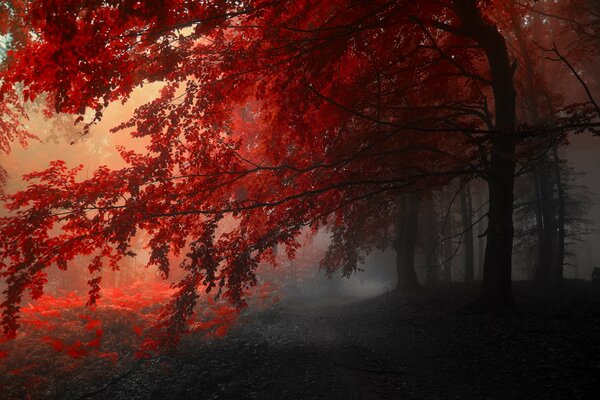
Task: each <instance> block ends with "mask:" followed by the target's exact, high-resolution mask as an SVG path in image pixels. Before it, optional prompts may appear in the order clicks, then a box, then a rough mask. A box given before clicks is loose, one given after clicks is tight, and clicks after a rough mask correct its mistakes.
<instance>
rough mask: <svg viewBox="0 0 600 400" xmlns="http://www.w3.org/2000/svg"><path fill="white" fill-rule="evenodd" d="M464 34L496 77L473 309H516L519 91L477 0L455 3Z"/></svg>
mask: <svg viewBox="0 0 600 400" xmlns="http://www.w3.org/2000/svg"><path fill="white" fill-rule="evenodd" d="M453 4H454V7H455V10H456V12H457V14H458V16H459V18H460V19H461V21H462V31H463V32H464V34H465V35H466V36H468V37H470V38H471V39H472V40H474V41H475V42H477V43H478V44H479V45H480V46H481V48H482V49H483V51H484V53H485V55H486V57H487V61H488V65H489V68H490V73H491V78H492V89H493V92H494V108H495V130H496V132H494V133H492V134H491V137H490V139H491V154H490V163H489V169H488V171H487V175H488V177H487V182H488V189H489V196H490V197H489V199H490V203H489V206H490V208H489V213H488V231H487V246H486V250H485V264H484V270H483V283H482V286H481V294H480V296H479V298H478V300H477V301H475V302H474V303H473V304H472V307H471V309H472V311H476V312H480V311H496V310H500V309H506V308H510V307H512V306H513V305H514V301H513V293H512V285H511V273H512V246H513V236H514V227H513V220H512V212H513V201H514V195H513V185H514V172H515V142H514V131H515V88H514V83H513V70H512V68H511V64H510V61H509V57H508V51H507V47H506V42H505V40H504V37H503V36H502V35H501V34H500V32H498V30H497V28H496V27H495V26H493V25H491V24H489V23H488V22H487V21H486V20H485V19H484V18H483V16H482V15H481V13H480V10H479V8H478V6H477V4H478V2H477V1H473V0H455V1H454V2H453Z"/></svg>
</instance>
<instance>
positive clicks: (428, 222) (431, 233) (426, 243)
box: [419, 192, 440, 286]
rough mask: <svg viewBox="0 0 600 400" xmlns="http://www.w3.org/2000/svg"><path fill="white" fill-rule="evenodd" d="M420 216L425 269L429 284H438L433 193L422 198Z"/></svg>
mask: <svg viewBox="0 0 600 400" xmlns="http://www.w3.org/2000/svg"><path fill="white" fill-rule="evenodd" d="M419 211H420V212H421V217H420V218H419V222H420V226H421V228H420V229H419V230H420V232H421V233H420V236H421V237H422V246H421V247H422V249H423V251H424V253H425V263H426V264H425V269H426V271H427V284H428V285H431V286H436V285H437V284H438V283H439V280H440V278H439V276H438V263H437V261H438V260H437V251H436V249H437V245H438V243H437V236H438V234H437V230H436V228H437V223H436V217H435V207H434V200H433V193H432V192H430V193H428V194H427V195H426V196H425V197H424V198H423V199H422V200H421V206H420V210H419Z"/></svg>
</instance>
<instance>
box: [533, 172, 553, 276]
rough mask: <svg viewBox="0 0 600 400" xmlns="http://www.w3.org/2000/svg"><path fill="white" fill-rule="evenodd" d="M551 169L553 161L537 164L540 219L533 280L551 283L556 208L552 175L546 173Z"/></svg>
mask: <svg viewBox="0 0 600 400" xmlns="http://www.w3.org/2000/svg"><path fill="white" fill-rule="evenodd" d="M548 169H550V171H548ZM552 169H554V165H553V163H543V164H540V165H539V166H538V168H537V170H538V171H536V175H537V180H538V185H539V195H540V197H539V199H538V200H539V202H538V206H539V208H540V211H539V212H540V214H541V219H542V226H541V230H542V232H541V237H540V240H541V241H540V243H539V244H538V255H537V258H538V259H537V260H536V264H538V268H537V270H536V273H535V280H536V281H537V282H539V283H552V281H553V280H554V278H553V275H554V272H553V271H554V270H556V264H557V257H556V253H557V252H556V245H557V240H556V239H557V237H556V223H557V221H556V208H555V206H554V189H553V183H552V177H551V176H550V175H549V173H548V172H550V173H552Z"/></svg>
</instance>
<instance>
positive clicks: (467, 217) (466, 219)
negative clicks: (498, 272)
mask: <svg viewBox="0 0 600 400" xmlns="http://www.w3.org/2000/svg"><path fill="white" fill-rule="evenodd" d="M471 201H472V200H471V187H470V185H469V182H465V184H464V185H463V188H462V190H461V191H460V215H461V221H462V231H463V232H464V233H463V235H464V243H465V247H464V255H465V258H464V261H465V264H464V271H465V272H464V273H465V283H469V284H471V283H473V282H474V281H475V271H474V268H473V264H474V261H473V227H472V219H471V215H472V214H473V206H472V204H471Z"/></svg>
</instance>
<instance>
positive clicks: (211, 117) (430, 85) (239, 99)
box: [0, 0, 489, 335]
mask: <svg viewBox="0 0 600 400" xmlns="http://www.w3.org/2000/svg"><path fill="white" fill-rule="evenodd" d="M431 15H436V16H437V17H438V18H440V20H443V21H445V22H446V23H448V24H453V25H456V24H457V20H456V16H455V15H454V13H453V9H452V7H451V6H450V5H444V4H441V3H439V2H429V1H427V2H410V1H399V2H384V1H374V2H363V3H358V4H355V5H353V6H352V7H348V4H347V2H346V1H339V0H336V1H329V0H328V1H324V0H323V1H321V0H319V1H312V2H291V1H282V2H263V1H250V2H241V3H240V2H230V1H214V2H196V1H185V0H177V1H175V0H173V1H168V2H151V1H133V0H132V1H123V2H105V1H99V0H97V1H91V2H90V1H86V2H83V1H82V0H69V1H32V2H31V4H30V6H29V7H28V8H27V12H26V13H25V14H24V15H23V16H22V18H23V19H24V20H26V21H28V22H29V25H30V26H31V29H32V30H33V31H34V32H35V35H31V37H30V38H29V40H27V41H26V42H24V43H23V46H22V48H20V49H16V48H15V49H13V51H12V53H11V57H12V58H11V61H10V65H9V67H8V69H7V70H6V71H4V73H3V75H2V77H1V78H2V80H3V87H5V88H8V89H11V88H13V87H14V86H15V85H16V84H17V83H18V82H21V83H22V84H23V85H24V90H26V91H27V96H28V98H34V97H35V96H36V95H38V94H41V93H49V96H47V97H46V98H47V101H48V107H51V108H54V109H56V110H59V111H63V112H71V113H76V114H80V115H81V117H82V118H83V116H84V113H85V110H86V108H91V109H93V110H95V118H100V117H101V114H102V109H103V108H104V107H105V106H107V105H108V104H109V103H110V102H112V101H115V100H126V99H127V97H128V96H129V94H130V93H131V91H132V90H133V88H134V87H136V86H138V85H141V84H143V83H145V82H153V81H161V82H162V83H163V85H164V88H163V89H162V91H161V94H160V96H159V97H158V98H156V99H154V100H152V101H150V102H149V103H147V104H146V105H144V106H142V107H140V108H138V109H137V110H136V112H135V114H134V116H133V118H132V119H131V120H130V121H128V122H125V123H123V124H122V125H120V126H118V127H117V128H116V129H115V131H118V130H125V129H128V130H129V129H131V130H132V131H133V132H132V135H134V136H136V137H145V138H147V139H148V143H149V144H148V146H147V152H146V153H145V154H136V153H134V152H132V151H127V150H125V149H120V154H121V156H122V158H123V159H124V160H125V161H126V162H127V163H128V166H127V167H126V168H123V169H121V170H110V169H108V168H106V167H102V168H100V169H98V170H97V171H96V172H95V173H94V175H93V176H92V177H91V178H89V179H86V180H79V179H78V178H77V172H78V169H77V168H75V169H69V168H67V166H66V165H65V164H64V163H62V162H60V161H57V162H54V163H53V164H51V165H50V167H49V168H48V169H47V170H45V171H41V172H37V173H32V174H29V175H27V176H26V177H25V179H26V180H27V181H28V182H29V186H28V188H27V189H26V190H24V191H21V192H18V193H15V194H12V195H10V196H7V197H6V199H5V200H6V205H7V208H8V209H9V210H11V211H12V214H11V215H10V216H9V217H7V218H4V219H3V220H2V221H0V235H1V236H2V237H7V238H11V240H7V241H5V242H3V243H0V258H2V259H3V260H4V261H3V262H2V263H0V274H2V277H3V278H4V279H5V280H6V282H7V285H8V286H7V289H6V292H5V294H6V298H5V300H4V302H3V303H2V312H3V326H4V328H5V331H6V332H7V333H9V334H11V335H14V334H15V332H16V329H17V328H18V326H19V323H18V319H17V315H18V312H19V305H20V303H21V302H22V300H23V298H24V296H25V293H26V292H29V294H30V295H31V296H32V297H33V298H38V297H39V296H40V295H41V294H42V289H43V286H44V284H45V282H46V276H45V270H46V269H47V268H52V267H54V266H56V267H58V268H60V269H68V268H70V267H71V265H72V264H73V261H74V259H75V257H76V256H78V255H85V256H89V257H91V261H90V263H89V265H88V269H89V271H90V274H91V278H90V280H89V285H90V292H89V304H94V303H96V302H98V300H99V299H100V298H101V297H100V296H101V291H100V288H101V283H102V271H103V269H104V268H106V267H109V268H111V269H118V268H119V264H120V262H121V261H122V260H123V258H124V257H128V256H131V255H133V254H134V250H133V249H132V247H131V244H130V242H131V239H132V238H133V237H134V236H135V235H136V234H137V233H138V232H141V231H143V232H144V233H145V234H147V235H148V236H149V238H150V239H149V242H148V247H149V251H150V261H149V266H156V267H158V269H159V270H160V271H161V272H162V274H163V275H164V276H165V277H166V276H168V275H169V272H170V270H171V268H172V265H171V263H170V257H169V255H170V254H174V255H176V256H180V257H181V259H182V262H181V264H180V267H181V268H182V269H183V270H184V271H185V272H186V273H187V275H186V276H185V277H184V278H183V279H182V280H181V281H180V282H179V283H177V284H176V285H175V289H176V291H175V293H174V294H173V296H174V297H173V299H172V301H171V302H169V304H168V305H167V307H166V309H165V310H164V312H163V313H162V314H161V318H162V321H163V323H164V324H165V326H166V327H167V328H168V329H170V330H173V331H182V330H183V331H184V330H186V329H187V328H186V327H187V326H188V324H187V322H186V320H187V319H189V318H190V317H191V316H192V314H193V310H194V307H195V304H196V302H197V301H198V300H199V298H200V296H201V294H202V292H209V293H211V295H212V294H218V295H221V296H222V297H223V298H224V299H226V300H228V301H229V302H230V303H231V304H232V305H233V306H234V307H242V306H244V305H245V299H244V293H245V290H247V289H248V288H250V287H253V286H255V285H256V284H257V280H256V273H255V271H256V268H257V267H258V265H259V264H261V263H263V262H265V261H268V260H269V259H270V258H271V257H272V252H273V249H275V248H278V247H282V248H285V250H286V252H287V253H288V254H289V255H290V256H293V255H294V253H295V250H296V249H297V248H298V246H299V245H300V243H299V236H300V234H301V232H302V231H303V227H305V226H309V227H311V228H312V229H313V230H316V229H318V228H319V226H322V225H326V224H329V225H332V226H334V227H337V226H340V225H341V224H344V223H346V222H347V220H348V216H347V212H346V211H345V209H346V207H347V206H348V205H350V204H353V205H354V207H356V209H357V210H363V211H364V214H365V215H370V213H372V212H377V213H381V214H382V215H384V216H385V215H388V216H392V215H394V213H395V207H396V206H395V204H396V199H397V196H398V194H399V193H401V192H403V191H406V190H416V189H419V188H421V187H423V186H432V185H440V184H443V183H444V182H446V181H447V180H448V179H449V178H451V177H453V176H456V175H458V174H464V173H473V172H475V164H476V159H477V157H479V156H480V155H481V154H485V152H486V149H487V142H486V141H485V140H479V139H478V136H477V135H481V133H478V132H479V131H480V130H481V132H482V133H485V132H486V131H485V129H486V122H485V120H482V118H481V117H480V115H482V113H483V111H482V108H485V107H486V103H485V102H483V101H482V100H481V94H482V93H484V92H486V91H489V88H487V87H486V86H485V83H482V82H485V81H486V79H487V72H486V71H487V70H486V69H485V64H484V63H483V62H482V57H481V52H478V50H474V49H472V48H471V46H467V44H468V41H467V40H466V39H465V38H463V37H460V36H457V35H452V34H450V33H449V32H448V31H445V30H443V29H439V27H437V28H436V24H435V23H434V21H432V20H431ZM478 78H479V79H478ZM450 94H451V95H450ZM444 96H446V97H444ZM473 110H475V111H473ZM483 114H484V113H483ZM476 139H477V140H476ZM373 199H377V201H378V204H380V205H381V207H379V208H377V211H374V210H375V209H374V208H371V207H368V205H369V203H370V202H371V201H372V200H373ZM380 221H382V222H385V223H386V224H387V225H390V224H392V223H393V218H385V217H383V218H382V219H381V220H380ZM357 260H358V258H357V257H353V258H351V259H348V260H346V261H347V262H346V264H347V265H345V268H347V270H348V271H351V270H352V268H355V267H356V261H357ZM333 267H337V265H334V266H333ZM224 318H225V317H224Z"/></svg>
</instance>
